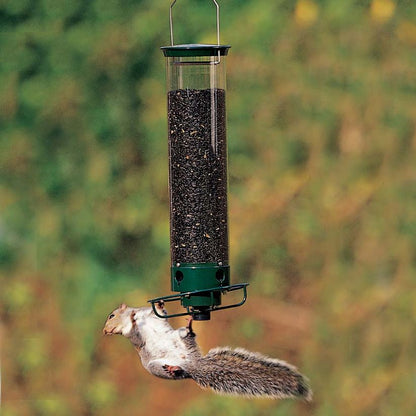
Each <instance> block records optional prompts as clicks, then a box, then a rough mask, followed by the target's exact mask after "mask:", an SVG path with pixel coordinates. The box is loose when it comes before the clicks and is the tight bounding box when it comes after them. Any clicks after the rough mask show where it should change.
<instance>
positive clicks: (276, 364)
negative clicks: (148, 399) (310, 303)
mask: <svg viewBox="0 0 416 416" xmlns="http://www.w3.org/2000/svg"><path fill="white" fill-rule="evenodd" d="M156 308H157V311H158V313H159V314H166V311H165V309H164V305H163V302H159V304H158V305H156ZM103 333H104V334H105V335H112V334H121V335H124V336H125V337H126V338H128V339H130V341H131V343H132V344H133V345H134V347H135V349H136V351H137V352H138V354H139V355H140V358H141V361H142V364H143V367H144V368H145V369H146V370H147V371H148V372H149V373H151V374H153V375H155V376H157V377H161V378H165V379H170V380H180V379H185V378H191V379H193V380H194V381H195V382H196V383H197V384H198V385H199V386H200V387H202V388H206V387H210V388H211V389H213V390H214V391H215V392H216V393H221V394H227V395H241V396H246V397H268V398H275V399H284V398H301V399H304V400H307V401H310V400H311V398H312V391H311V390H310V388H309V385H308V382H307V379H306V378H305V377H304V376H303V375H302V374H300V373H299V372H298V371H297V369H296V368H295V367H294V366H292V365H290V364H288V363H286V362H284V361H281V360H277V359H274V358H269V357H267V356H265V355H262V354H260V353H253V352H250V351H247V350H245V349H243V348H236V349H232V348H229V347H217V348H213V349H211V350H210V351H209V352H208V354H206V355H202V354H201V351H200V350H199V347H198V345H197V343H196V340H195V333H194V331H193V330H192V318H191V319H189V323H188V325H187V326H186V327H182V328H179V329H173V328H172V327H171V325H170V324H169V323H168V322H167V319H164V318H158V317H157V316H156V315H155V313H154V312H153V309H152V308H150V307H148V308H146V307H143V308H131V307H128V306H127V305H125V304H122V305H121V306H120V307H119V308H117V309H116V310H114V311H113V312H112V313H111V314H110V315H109V316H108V318H107V321H106V323H105V326H104V329H103Z"/></svg>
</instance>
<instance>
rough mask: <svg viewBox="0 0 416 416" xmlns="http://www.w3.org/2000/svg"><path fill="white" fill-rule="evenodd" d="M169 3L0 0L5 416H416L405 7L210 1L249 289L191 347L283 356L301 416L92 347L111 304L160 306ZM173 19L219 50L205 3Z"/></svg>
mask: <svg viewBox="0 0 416 416" xmlns="http://www.w3.org/2000/svg"><path fill="white" fill-rule="evenodd" d="M168 8H169V1H167V0H163V1H162V0H152V1H150V0H135V1H133V0H124V1H120V0H93V1H88V2H86V1H81V0H72V1H62V0H60V1H51V0H39V1H34V0H2V1H0V129H1V135H0V213H1V215H0V264H1V275H0V284H1V291H0V317H1V326H0V331H1V332H0V335H1V341H2V349H1V354H2V359H1V365H2V378H3V386H4V387H3V402H2V414H4V415H5V416H15V415H16V416H17V415H18V416H26V415H52V414H53V415H69V414H78V415H85V416H87V415H88V416H90V415H101V416H105V415H110V414H114V413H117V414H118V415H120V416H123V415H129V416H131V415H132V414H161V413H162V412H163V413H166V412H168V413H169V414H177V415H190V414H193V415H200V416H203V415H208V414H213V413H215V414H224V415H233V414H239V415H266V414H267V415H283V414H284V415H289V414H290V415H306V414H308V415H310V414H314V415H317V416H326V415H331V416H332V415H340V416H342V415H351V414H353V415H362V416H365V415H375V414H377V415H386V416H387V415H392V414H406V415H411V414H415V410H414V409H415V407H416V406H415V405H416V401H415V397H416V366H415V362H414V351H415V350H416V336H415V331H414V328H415V324H416V307H415V305H416V291H415V290H414V288H415V271H416V270H415V269H416V210H415V206H416V174H415V166H416V123H415V120H416V107H415V105H414V103H415V94H416V70H415V68H416V54H415V47H416V3H415V2H414V1H410V0H397V1H395V0H368V1H361V2H360V1H355V0H345V1H341V2H340V1H336V0H297V1H288V0H276V1H269V0H257V1H254V0H247V1H244V2H237V1H222V2H221V19H222V20H221V22H222V27H221V36H222V40H223V41H224V43H229V44H231V45H232V49H231V52H230V56H229V57H228V62H227V64H228V95H227V112H228V137H229V162H230V163H229V174H230V196H229V199H230V231H231V237H230V243H231V253H232V261H231V266H232V270H233V276H234V277H233V281H234V282H236V281H249V282H250V283H251V285H250V289H249V300H248V303H247V305H246V306H244V307H243V308H240V309H239V310H235V311H233V312H224V313H222V314H218V315H217V316H214V317H213V320H212V321H211V322H210V323H209V324H206V323H205V324H201V325H200V326H199V327H198V328H197V332H198V334H199V336H200V340H201V344H202V345H203V347H204V349H207V348H210V347H213V346H215V345H217V344H221V343H222V344H225V343H230V344H231V343H233V344H234V345H242V346H245V347H247V348H249V349H258V350H261V351H263V352H266V353H268V354H270V355H274V356H279V357H280V358H282V359H287V360H289V361H293V362H294V363H296V364H297V365H299V366H300V367H301V369H302V371H303V372H304V373H305V374H307V375H309V376H310V378H311V384H312V386H313V389H314V391H315V399H314V401H313V403H312V404H311V405H306V404H302V403H296V402H272V401H257V400H256V401H248V400H241V399H235V398H224V397H215V396H213V395H212V394H211V393H203V392H201V391H200V390H199V389H198V388H197V387H195V386H193V385H192V383H191V382H189V383H187V382H183V383H168V382H164V381H162V380H157V379H153V378H152V377H151V376H150V375H147V374H145V373H144V371H143V370H142V369H141V368H140V365H139V363H138V360H137V358H136V356H135V354H134V351H133V350H132V348H130V346H129V345H128V344H127V341H125V340H122V339H120V340H119V339H111V340H107V339H105V340H103V339H102V338H101V336H100V331H101V326H102V324H103V321H104V320H105V316H106V315H107V314H108V313H109V312H110V311H111V309H112V308H113V307H114V306H116V305H117V304H118V303H120V302H121V301H125V302H127V303H131V304H134V305H138V306H139V305H144V304H145V302H146V300H147V299H149V298H151V297H153V296H158V295H162V294H168V293H169V291H170V288H169V278H168V273H169V223H168V199H167V143H166V131H165V130H166V99H165V87H164V83H165V81H164V62H163V57H162V54H161V52H160V50H159V46H162V45H165V44H167V43H168V34H169V32H168ZM175 13H176V14H175V16H174V17H175V39H176V40H177V41H178V42H180V43H182V42H183V43H184V42H215V30H214V24H215V22H214V17H215V15H214V10H213V7H212V4H210V2H209V1H203V0H198V1H197V0H195V1H193V2H191V1H188V2H185V1H183V2H178V4H177V6H175ZM211 16H212V17H211ZM182 324H183V322H178V325H182Z"/></svg>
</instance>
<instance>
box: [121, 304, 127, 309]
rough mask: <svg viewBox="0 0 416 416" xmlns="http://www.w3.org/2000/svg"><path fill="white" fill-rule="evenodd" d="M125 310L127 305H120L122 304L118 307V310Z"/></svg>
mask: <svg viewBox="0 0 416 416" xmlns="http://www.w3.org/2000/svg"><path fill="white" fill-rule="evenodd" d="M126 308H127V305H126V304H125V303H122V304H121V305H120V309H121V310H122V311H124V310H126Z"/></svg>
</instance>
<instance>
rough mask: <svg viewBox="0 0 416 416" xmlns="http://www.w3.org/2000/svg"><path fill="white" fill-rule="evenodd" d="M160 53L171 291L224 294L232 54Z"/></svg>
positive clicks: (199, 301) (211, 301) (210, 49)
mask: <svg viewBox="0 0 416 416" xmlns="http://www.w3.org/2000/svg"><path fill="white" fill-rule="evenodd" d="M162 49H163V52H164V54H165V57H166V61H167V62H166V63H167V83H168V137H169V193H170V226H171V227H170V244H171V246H170V247H171V262H172V268H171V270H172V280H171V281H172V290H174V291H179V292H187V291H193V290H203V289H209V288H213V287H218V286H226V285H228V284H229V263H228V261H229V254H228V218H227V217H228V211H227V140H226V106H225V81H226V80H225V56H226V54H227V52H228V49H229V46H221V45H177V46H171V47H165V48H162ZM220 296H221V295H220V292H214V293H213V294H210V295H207V296H197V297H195V296H194V297H193V298H192V300H189V305H191V306H212V305H215V304H219V303H220ZM186 302H187V300H185V303H186ZM189 305H185V306H189Z"/></svg>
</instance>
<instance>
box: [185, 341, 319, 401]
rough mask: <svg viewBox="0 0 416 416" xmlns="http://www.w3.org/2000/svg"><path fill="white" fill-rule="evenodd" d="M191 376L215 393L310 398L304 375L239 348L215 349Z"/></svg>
mask: <svg viewBox="0 0 416 416" xmlns="http://www.w3.org/2000/svg"><path fill="white" fill-rule="evenodd" d="M191 376H192V378H193V379H194V380H195V381H196V382H197V383H198V384H199V385H200V386H201V387H204V388H205V387H210V388H212V389H213V390H214V391H215V392H217V393H221V394H230V395H243V396H249V397H269V398H276V399H284V398H301V399H305V400H308V401H309V400H311V398H312V391H311V390H310V388H309V385H308V382H307V380H306V378H305V377H304V376H303V375H302V374H300V373H299V372H298V371H297V369H296V368H295V367H293V366H291V365H290V364H287V363H286V362H284V361H280V360H277V359H273V358H269V357H266V356H265V355H262V354H259V353H253V352H250V351H246V350H244V349H242V348H237V349H231V348H228V347H225V348H214V349H212V350H210V351H209V352H208V354H207V355H205V356H204V357H202V358H201V361H200V362H199V365H198V366H197V368H195V369H193V371H192V372H191Z"/></svg>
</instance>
